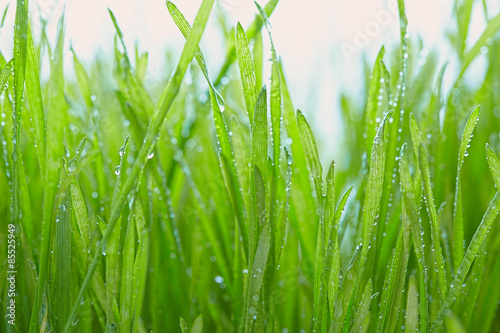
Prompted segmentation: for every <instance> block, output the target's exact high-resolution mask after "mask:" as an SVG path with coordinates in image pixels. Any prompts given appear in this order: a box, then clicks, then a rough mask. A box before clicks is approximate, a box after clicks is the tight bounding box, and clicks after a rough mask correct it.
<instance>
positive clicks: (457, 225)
mask: <svg viewBox="0 0 500 333" xmlns="http://www.w3.org/2000/svg"><path fill="white" fill-rule="evenodd" d="M479 111H481V107H479V106H478V107H476V108H475V109H474V110H473V111H472V112H471V114H470V116H469V119H468V120H467V123H466V124H465V128H464V131H463V133H462V140H461V141H460V150H459V153H458V165H457V178H456V185H455V202H454V210H453V215H454V221H453V267H455V268H458V266H459V265H460V263H461V262H462V259H463V256H464V247H465V244H464V242H465V241H464V225H463V224H464V222H463V211H462V165H463V163H464V160H465V157H466V156H467V155H468V154H469V153H468V152H467V148H468V147H469V145H470V141H471V139H472V133H473V132H474V128H475V127H476V124H477V121H478V120H479Z"/></svg>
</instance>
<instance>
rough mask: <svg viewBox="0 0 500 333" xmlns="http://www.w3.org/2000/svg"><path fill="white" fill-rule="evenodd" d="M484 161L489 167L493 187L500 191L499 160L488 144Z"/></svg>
mask: <svg viewBox="0 0 500 333" xmlns="http://www.w3.org/2000/svg"><path fill="white" fill-rule="evenodd" d="M486 159H487V160H488V166H489V167H490V172H491V175H492V176H493V181H494V183H495V187H496V188H497V190H498V189H500V160H499V159H498V157H497V155H496V154H495V152H494V151H493V149H491V147H490V145H489V144H486Z"/></svg>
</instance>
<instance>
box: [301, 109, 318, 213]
mask: <svg viewBox="0 0 500 333" xmlns="http://www.w3.org/2000/svg"><path fill="white" fill-rule="evenodd" d="M297 124H298V128H299V133H300V140H301V142H302V146H303V147H304V154H305V156H306V161H307V165H308V169H309V173H310V175H311V179H312V183H313V185H314V192H313V194H312V196H313V198H316V199H315V200H316V202H317V205H318V207H319V205H320V202H321V201H320V200H321V198H322V196H323V185H322V183H323V180H322V177H323V167H322V166H321V163H320V161H319V155H318V149H317V147H316V141H315V140H314V135H313V134H312V131H311V128H310V127H309V124H308V123H307V120H306V118H305V116H304V115H303V114H302V112H300V111H297Z"/></svg>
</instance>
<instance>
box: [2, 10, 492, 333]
mask: <svg viewBox="0 0 500 333" xmlns="http://www.w3.org/2000/svg"><path fill="white" fill-rule="evenodd" d="M276 5H277V1H275V0H271V1H269V2H268V3H267V4H266V5H265V7H261V6H259V5H258V4H256V13H258V14H257V15H256V17H255V21H254V22H253V23H252V24H251V25H250V26H249V27H247V28H245V27H243V26H242V25H241V24H237V25H236V27H234V29H233V30H232V31H230V32H229V33H227V35H225V36H224V37H225V39H226V45H227V51H226V52H225V54H226V58H225V63H224V65H223V66H222V68H221V69H220V71H219V72H218V73H209V71H208V67H207V65H206V63H205V57H204V55H203V52H210V50H202V49H200V48H199V42H200V40H201V38H202V35H203V31H204V29H205V25H206V23H207V20H208V18H209V16H210V15H211V14H212V15H214V14H213V13H212V10H213V7H214V0H203V2H202V4H201V7H200V10H199V12H198V15H197V16H196V19H195V20H194V22H193V23H192V25H191V24H190V22H188V21H187V20H186V19H185V17H184V16H183V15H182V13H181V12H180V11H179V10H178V9H177V7H176V6H175V5H174V4H173V3H171V2H167V3H166V6H165V10H166V11H168V12H169V13H170V15H171V17H172V19H173V21H174V22H175V24H176V25H177V27H178V28H179V34H182V35H183V36H184V38H186V43H185V45H184V47H183V49H182V52H181V54H180V56H179V59H177V60H176V61H170V62H169V63H168V66H169V68H170V69H171V71H172V75H171V77H170V78H169V79H168V81H166V82H157V84H156V85H155V86H154V87H151V85H150V84H147V80H146V79H147V73H148V55H147V53H142V52H141V51H140V50H138V49H137V48H136V49H135V50H133V52H130V50H127V48H126V43H125V38H126V36H124V35H123V33H122V32H121V30H120V28H119V22H118V20H117V19H116V18H115V16H114V15H113V12H112V11H111V10H110V19H111V20H112V22H113V23H114V26H115V29H116V37H115V40H114V42H115V43H114V56H115V59H114V62H113V63H112V64H110V63H107V62H106V61H104V60H100V61H95V62H94V63H92V64H90V65H86V64H84V63H82V62H81V61H80V59H79V58H78V55H77V53H76V52H75V51H74V50H73V48H72V47H71V46H68V45H64V27H65V21H64V17H62V18H61V20H60V22H59V25H58V37H57V40H56V41H55V43H54V44H52V43H51V42H50V41H49V40H48V39H47V36H46V34H45V32H44V28H43V26H42V28H41V29H38V30H40V31H35V30H32V25H31V22H29V19H28V18H29V16H28V10H27V8H28V2H27V1H26V0H24V1H23V0H19V1H17V4H16V6H14V5H12V6H11V8H10V9H8V8H7V9H6V14H7V11H8V10H10V11H13V10H14V7H15V16H16V26H15V36H14V52H13V55H14V59H12V60H10V59H6V58H5V54H7V52H0V68H1V69H2V70H1V72H0V93H1V94H2V97H1V99H0V110H1V116H2V119H1V120H2V126H1V127H0V137H1V141H2V152H1V154H0V155H1V156H0V159H1V163H0V188H1V193H3V194H4V200H3V201H2V202H1V203H0V216H2V217H3V218H2V227H1V229H0V237H1V239H2V240H3V242H2V243H3V244H7V243H8V241H9V240H11V239H15V251H16V252H15V253H16V256H15V259H16V260H15V264H14V263H13V265H14V266H13V267H14V269H13V268H12V267H9V265H8V264H10V262H9V261H8V260H9V259H10V260H11V257H9V255H11V254H12V252H8V251H9V250H11V248H10V247H9V248H8V247H6V246H3V247H2V248H1V249H0V253H1V255H2V258H3V259H2V260H4V261H5V262H6V263H8V264H5V265H2V269H1V270H0V279H1V281H2V282H1V283H0V292H1V300H0V304H1V306H2V307H3V308H4V309H7V306H8V304H10V302H11V301H10V300H11V298H12V297H11V295H10V293H9V288H10V284H8V283H7V277H8V276H9V275H10V274H11V273H10V272H9V271H16V296H15V298H14V299H15V302H16V325H15V326H13V325H10V324H9V323H8V321H9V317H8V316H6V317H2V318H1V319H0V327H2V329H1V331H7V332H28V331H29V332H40V331H42V332H48V331H50V332H73V331H74V332H101V331H103V332H104V331H105V332H151V331H153V332H171V331H182V332H202V331H203V332H263V331H266V332H309V331H314V332H375V331H377V332H395V331H398V332H400V331H403V330H404V331H410V332H417V331H420V332H438V331H448V332H460V331H474V332H490V331H495V330H497V329H496V327H498V325H500V322H499V316H498V315H497V304H498V302H499V300H500V287H499V285H498V280H499V278H500V259H499V258H500V256H499V254H500V242H498V233H499V232H500V230H499V228H498V220H497V215H498V213H499V211H500V195H499V194H498V192H497V188H498V186H499V185H500V161H499V159H498V157H497V153H498V152H499V151H500V112H499V111H498V110H499V108H500V106H499V105H500V100H498V99H499V97H498V96H500V95H499V94H498V93H497V90H498V83H499V80H500V72H499V70H500V69H499V68H498V66H497V59H498V55H499V54H500V43H498V39H497V38H496V34H497V31H498V24H499V23H498V22H500V19H499V18H500V15H497V16H494V15H492V14H491V13H490V12H489V10H488V8H487V7H486V5H484V6H485V7H484V13H485V15H487V18H489V19H488V20H487V25H486V28H485V30H484V32H483V34H482V35H481V36H480V38H479V39H478V40H477V41H476V42H474V43H472V44H471V45H468V43H466V40H467V36H468V30H469V25H470V17H471V12H472V1H465V2H457V3H456V6H455V8H454V17H455V18H456V22H455V23H456V29H455V30H452V31H450V32H448V38H449V40H450V42H451V44H452V45H453V47H454V50H455V52H456V55H455V56H456V58H457V59H458V62H459V67H460V69H459V71H458V73H456V75H455V80H456V81H455V82H454V84H453V86H452V89H451V90H450V91H444V88H443V76H444V74H445V73H446V71H448V70H449V69H448V68H447V67H446V65H442V64H441V63H439V62H438V60H437V59H438V54H437V53H435V52H431V53H430V54H428V55H427V56H422V52H421V51H422V45H421V43H420V41H419V40H418V39H416V38H415V39H414V38H410V36H408V35H407V19H406V14H405V8H404V3H403V1H402V0H400V1H399V3H398V5H399V16H400V31H399V33H400V36H401V39H400V46H399V47H396V48H395V49H391V50H388V49H387V50H386V48H384V47H382V48H381V50H380V52H379V54H378V56H377V58H376V59H374V63H373V65H366V67H367V68H370V70H369V73H367V74H366V78H365V81H366V82H364V83H362V84H364V85H365V86H366V92H365V94H364V95H363V96H350V95H348V94H343V95H342V98H341V101H342V103H341V111H342V126H343V127H344V128H345V133H346V138H345V147H343V150H342V151H343V152H344V153H343V154H344V155H343V156H339V158H340V159H342V158H345V159H346V160H349V161H350V162H349V167H348V168H336V166H335V163H334V162H333V161H332V162H331V163H328V164H327V165H323V164H322V162H321V158H320V150H319V149H318V146H321V147H324V146H325V145H326V146H328V145H337V144H338V143H335V142H333V143H330V142H327V143H325V142H323V140H322V139H321V137H319V136H317V135H315V134H314V128H313V127H312V126H310V124H309V123H308V121H307V117H306V115H307V114H309V112H305V113H302V112H301V111H299V110H296V109H295V108H294V105H293V95H292V94H291V93H290V92H289V90H288V88H287V81H286V72H287V70H291V69H286V68H283V67H284V65H283V63H282V61H281V59H280V57H279V50H277V49H276V48H275V46H274V43H273V36H272V33H271V29H270V24H269V21H268V20H269V17H271V15H272V12H273V11H274V9H275V7H276ZM3 17H5V14H4V15H3ZM2 22H4V20H2ZM266 43H268V44H269V51H270V53H269V54H267V53H266V54H265V53H264V51H263V50H264V49H267V48H265V47H263V45H266ZM69 52H71V54H72V57H73V67H72V68H65V67H63V58H64V55H65V54H66V53H69ZM46 56H48V57H46ZM479 57H482V58H483V59H484V60H486V61H485V64H486V65H485V66H486V75H485V77H484V80H483V82H482V83H481V84H480V85H479V86H478V87H476V88H473V87H471V86H470V85H469V84H468V82H467V81H466V78H467V74H468V73H469V71H470V69H469V67H470V65H471V64H473V63H474V61H475V59H477V58H479ZM45 59H50V60H47V61H46V60H45ZM267 59H270V60H269V61H270V66H269V69H270V71H269V73H265V72H263V68H264V67H266V66H264V65H263V64H264V63H265V62H266V61H268V60H267ZM305 65H307V64H305ZM45 66H49V67H50V71H49V72H50V77H49V79H48V80H41V72H42V67H45ZM69 72H73V74H74V75H71V76H70V75H68V73H69ZM212 78H215V80H212ZM266 78H270V80H269V81H268V80H266ZM263 82H269V84H267V85H263V84H262V83H263ZM360 99H363V101H364V103H358V101H359V100H360ZM359 104H363V106H362V107H358V106H357V105H359ZM479 105H481V106H479ZM304 107H306V108H307V106H304ZM484 146H486V149H483V147H484ZM12 230H15V231H14V232H11V231H12ZM12 235H14V236H12ZM9 244H10V243H9ZM4 282H5V283H4ZM6 311H7V310H6ZM6 313H7V312H6Z"/></svg>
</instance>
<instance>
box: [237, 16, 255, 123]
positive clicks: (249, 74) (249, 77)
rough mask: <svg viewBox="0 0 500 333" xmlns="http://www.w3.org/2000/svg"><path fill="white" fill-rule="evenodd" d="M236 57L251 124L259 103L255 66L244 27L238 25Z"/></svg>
mask: <svg viewBox="0 0 500 333" xmlns="http://www.w3.org/2000/svg"><path fill="white" fill-rule="evenodd" d="M235 38H236V43H235V44H236V55H237V58H238V64H239V66H240V75H241V84H242V85H243V95H244V97H245V104H246V106H247V113H248V118H249V119H250V124H252V123H253V112H254V108H255V103H256V102H257V95H256V93H257V92H256V85H255V82H256V81H255V80H256V79H255V66H254V64H253V60H252V54H251V53H250V49H249V47H248V39H247V35H246V34H245V31H244V30H243V27H242V26H241V24H240V23H238V25H237V27H236V36H235Z"/></svg>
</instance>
